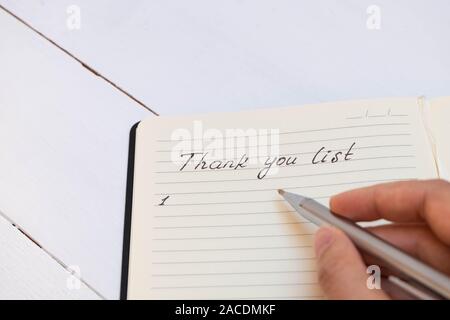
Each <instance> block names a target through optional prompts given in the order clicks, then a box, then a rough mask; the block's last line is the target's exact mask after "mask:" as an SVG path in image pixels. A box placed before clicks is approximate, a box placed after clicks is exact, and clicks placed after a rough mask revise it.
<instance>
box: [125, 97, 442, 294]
mask: <svg viewBox="0 0 450 320" xmlns="http://www.w3.org/2000/svg"><path fill="white" fill-rule="evenodd" d="M449 116H450V98H441V99H435V100H430V101H428V100H426V99H425V98H422V97H420V98H395V99H380V100H369V101H351V102H338V103H325V104H318V105H306V106H299V107H286V108H277V109H268V110H256V111H244V112H238V113H221V114H206V115H200V116H183V117H154V118H150V119H146V120H143V121H141V122H140V123H138V124H137V125H135V126H134V127H133V130H132V134H131V138H130V160H129V172H128V173H129V174H128V190H127V196H128V199H127V209H126V224H125V225H126V226H125V237H124V255H123V274H122V288H121V297H122V298H128V299H320V298H322V297H323V295H322V292H321V289H320V287H319V285H318V281H317V272H316V262H315V257H314V250H313V247H312V245H313V236H314V232H315V230H316V227H315V226H314V225H313V224H311V223H310V222H308V221H306V220H305V219H303V218H302V217H300V216H299V215H298V214H297V213H295V212H294V211H293V210H292V208H291V207H290V206H289V205H288V204H287V203H286V202H285V201H284V200H283V199H282V198H281V196H280V195H278V193H277V192H276V191H277V189H280V188H282V189H285V190H287V191H292V192H296V193H300V194H302V195H306V196H308V197H311V198H314V199H317V200H319V201H320V202H322V203H324V204H327V203H328V200H329V197H330V196H331V195H333V194H336V193H338V192H341V191H345V190H348V189H352V188H357V187H363V186H367V185H372V184H376V183H383V182H388V181H398V180H405V179H425V178H436V177H439V176H443V177H445V175H446V174H448V172H449V168H450V166H449V164H450V154H449V150H448V148H446V144H447V139H446V138H447V137H448V133H449V129H448V125H447V123H448V119H450V117H449ZM447 177H448V176H447Z"/></svg>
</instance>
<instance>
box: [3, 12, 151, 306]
mask: <svg viewBox="0 0 450 320" xmlns="http://www.w3.org/2000/svg"><path fill="white" fill-rule="evenodd" d="M0 30H2V32H1V33H2V35H1V38H2V39H1V41H0V70H1V72H0V88H1V90H0V137H1V138H0V149H1V150H2V152H1V155H0V164H1V165H0V195H1V197H0V210H1V211H2V212H3V213H4V214H5V215H6V216H8V217H9V218H10V219H11V220H12V221H14V222H16V223H17V224H18V225H20V226H21V227H22V228H23V230H24V231H25V232H26V233H27V234H30V235H31V236H32V237H33V238H34V239H35V240H36V241H37V242H38V243H39V244H40V245H41V246H42V247H43V248H44V249H45V250H47V251H48V252H49V253H50V254H52V255H53V256H55V257H57V259H59V260H60V261H61V262H62V263H63V264H64V265H68V266H70V265H74V266H78V267H79V269H80V272H81V278H82V279H83V280H84V281H85V282H86V283H87V284H88V285H90V286H91V287H93V288H94V289H95V290H97V291H98V292H99V293H100V294H101V295H102V296H104V297H106V298H118V297H119V286H120V268H121V254H122V233H123V218H124V205H125V201H124V200H125V184H126V166H127V151H128V134H129V130H130V128H131V126H132V125H133V124H134V123H135V122H137V121H138V120H140V119H142V118H144V117H147V116H151V115H152V114H151V113H150V112H149V111H147V110H146V109H144V108H142V107H141V106H139V105H138V104H137V103H135V102H134V101H132V100H131V99H130V98H129V97H127V96H126V95H124V94H123V93H121V92H119V91H118V90H116V89H115V88H113V87H112V86H111V85H110V84H108V83H106V82H105V81H104V80H102V79H100V78H98V77H97V76H95V75H94V74H93V73H91V72H90V71H87V70H86V69H85V68H83V67H82V66H81V65H80V64H79V63H77V62H76V61H74V59H72V58H71V57H69V56H68V55H67V54H65V53H63V52H62V51H61V50H59V49H57V48H56V47H55V46H53V45H51V44H49V43H48V41H46V40H44V39H43V38H41V37H40V36H38V35H37V34H36V33H35V32H33V31H32V30H30V29H29V28H28V27H26V26H24V25H23V24H21V23H19V22H18V21H17V20H16V19H15V18H14V17H12V16H11V15H9V14H7V13H5V12H4V11H3V10H0ZM8 239H9V238H8ZM8 239H6V240H8ZM6 240H5V241H6ZM5 246H8V244H5ZM24 255H25V254H24ZM24 259H25V258H24ZM26 259H27V260H26V261H27V263H28V264H29V265H30V266H28V267H27V268H31V267H32V264H33V263H34V262H33V259H32V258H26ZM5 263H6V264H5ZM0 265H1V266H2V268H11V267H12V266H13V265H12V264H9V263H7V262H4V260H3V259H0ZM23 268H25V266H24V267H23ZM11 272H13V271H11ZM11 272H6V274H11ZM42 280H45V279H42ZM11 281H12V280H11ZM7 283H8V284H9V285H13V284H14V281H12V282H7ZM32 284H34V282H33V283H32ZM42 285H43V286H44V284H42ZM1 287H2V288H4V284H3V283H2V285H1ZM8 288H9V289H11V288H10V287H9V286H8V287H6V289H4V290H2V293H5V292H6V291H5V290H8ZM39 288H40V287H39V286H38V287H37V288H36V289H35V290H39ZM11 290H13V288H12V289H11ZM30 290H31V289H30ZM13 292H15V291H14V290H13ZM17 292H19V291H17ZM20 292H22V291H20ZM30 294H31V293H30ZM33 294H34V293H33ZM36 294H37V293H36ZM42 294H43V296H47V293H46V292H45V291H44V292H43V293H42Z"/></svg>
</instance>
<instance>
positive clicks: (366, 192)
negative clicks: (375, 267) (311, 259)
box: [315, 180, 450, 299]
mask: <svg viewBox="0 0 450 320" xmlns="http://www.w3.org/2000/svg"><path fill="white" fill-rule="evenodd" d="M330 207H331V210H332V211H333V212H335V213H336V214H339V215H342V216H345V217H347V218H349V219H351V220H354V221H372V220H377V219H386V220H389V221H391V222H393V223H392V224H389V225H384V226H377V227H371V228H369V229H370V231H371V232H373V233H375V234H377V235H378V236H380V237H381V238H383V239H385V240H386V241H388V242H390V243H392V244H394V245H396V246H397V247H399V248H401V249H403V250H404V251H406V252H408V253H409V254H411V255H413V256H415V257H417V258H418V259H420V260H422V261H423V262H425V263H427V264H429V265H430V266H432V267H434V268H435V269H437V270H440V271H442V272H444V273H446V274H450V183H448V182H446V181H444V180H427V181H402V182H393V183H385V184H380V185H376V186H372V187H367V188H361V189H356V190H352V191H348V192H344V193H341V194H339V195H336V196H334V197H332V198H331V199H330ZM315 250H316V255H317V262H318V277H319V283H320V284H321V286H322V289H323V291H324V293H325V295H326V296H327V297H328V298H330V299H390V298H398V295H397V294H398V292H397V293H396V292H395V291H392V290H390V289H392V288H391V287H389V286H386V285H385V283H382V288H381V289H382V290H379V289H372V290H370V289H369V288H368V287H367V284H366V283H367V279H368V277H369V276H370V274H368V273H367V272H366V265H365V263H364V261H363V258H362V257H361V255H360V254H359V252H358V251H357V249H356V248H355V246H354V245H353V243H352V242H351V241H350V239H349V238H348V237H347V236H346V235H345V234H344V233H343V232H341V231H340V230H337V229H335V228H332V227H322V228H320V229H319V231H318V232H317V233H316V236H315ZM386 283H387V282H386Z"/></svg>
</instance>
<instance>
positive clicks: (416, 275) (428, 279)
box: [278, 190, 450, 300]
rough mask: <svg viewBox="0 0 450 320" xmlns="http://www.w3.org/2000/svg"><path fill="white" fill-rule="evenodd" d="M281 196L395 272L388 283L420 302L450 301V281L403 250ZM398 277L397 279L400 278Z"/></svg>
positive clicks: (306, 201)
mask: <svg viewBox="0 0 450 320" xmlns="http://www.w3.org/2000/svg"><path fill="white" fill-rule="evenodd" d="M278 193H279V194H280V195H282V196H283V197H284V199H285V200H286V201H287V202H289V204H290V205H291V206H292V207H293V208H294V209H295V210H296V211H297V212H298V213H299V214H300V215H302V216H303V217H304V218H306V219H307V220H309V221H311V222H313V223H314V224H316V225H318V226H324V225H330V226H334V227H336V228H338V229H340V230H342V231H343V232H344V233H345V234H347V236H348V237H349V238H350V239H351V240H352V241H353V243H354V244H355V246H356V247H357V248H358V249H359V250H360V251H362V252H364V253H366V254H369V255H370V256H372V257H375V258H377V259H379V260H380V261H382V262H383V264H384V265H385V266H387V267H388V268H389V269H392V270H394V271H395V274H396V275H395V276H394V275H389V276H388V280H389V281H390V282H391V283H393V284H394V285H396V286H397V287H400V288H401V289H403V290H404V291H406V292H408V293H409V294H410V295H412V296H414V297H416V298H418V299H424V300H428V299H450V278H449V277H448V276H447V275H445V274H444V273H442V272H439V271H437V270H435V269H434V268H432V267H430V266H428V265H427V264H425V263H423V262H421V261H420V260H418V259H416V258H414V257H413V256H411V255H409V254H407V253H406V252H404V251H403V250H401V249H399V248H397V247H395V246H393V245H392V244H390V243H388V242H386V241H384V240H383V239H381V238H379V237H378V236H376V235H374V234H372V233H370V232H368V231H367V230H365V229H364V228H362V227H360V226H359V225H358V224H356V223H355V222H353V221H351V220H349V219H346V218H344V217H341V216H338V215H336V214H334V213H333V212H331V211H330V209H328V208H327V207H325V206H324V205H322V204H320V203H319V202H317V201H315V200H313V199H310V198H307V197H303V196H301V195H298V194H294V193H291V192H286V191H284V190H278ZM397 274H398V276H397Z"/></svg>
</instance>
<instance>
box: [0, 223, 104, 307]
mask: <svg viewBox="0 0 450 320" xmlns="http://www.w3.org/2000/svg"><path fill="white" fill-rule="evenodd" d="M0 261H1V263H0V283H1V286H0V298H1V299H99V296H98V295H97V294H96V293H95V292H94V291H92V290H91V289H90V288H88V287H87V286H86V285H85V284H84V283H83V282H81V281H80V280H79V279H78V278H77V277H75V276H73V275H72V274H71V273H69V272H67V270H66V269H65V268H64V267H63V266H61V265H60V264H59V263H58V262H57V261H55V260H54V259H53V258H52V257H51V256H49V255H48V254H47V253H46V252H45V251H44V250H42V249H41V248H39V247H38V246H37V245H36V244H35V243H33V242H32V241H31V240H30V239H29V238H27V237H26V236H25V235H24V234H23V233H21V232H20V231H19V229H17V227H15V226H13V225H12V224H11V223H10V222H9V221H7V220H6V219H5V218H4V217H3V216H1V215H0Z"/></svg>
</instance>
